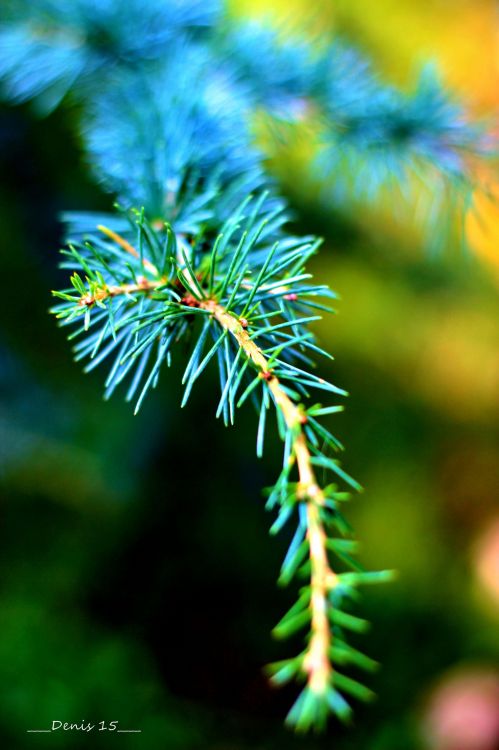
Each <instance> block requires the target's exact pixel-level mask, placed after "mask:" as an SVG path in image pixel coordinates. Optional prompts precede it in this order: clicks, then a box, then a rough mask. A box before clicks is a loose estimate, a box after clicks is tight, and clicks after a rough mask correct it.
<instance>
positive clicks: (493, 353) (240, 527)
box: [0, 107, 499, 750]
mask: <svg viewBox="0 0 499 750" xmlns="http://www.w3.org/2000/svg"><path fill="white" fill-rule="evenodd" d="M76 119H77V112H75V111H73V110H71V109H66V110H64V111H61V112H57V113H55V114H53V115H51V116H50V117H49V118H48V119H46V120H42V121H39V120H36V119H35V118H34V117H33V115H32V113H31V111H30V109H29V107H18V108H15V109H9V108H6V107H4V108H3V109H2V110H1V111H0V142H1V148H0V168H1V184H0V225H1V227H2V302H3V305H2V308H3V315H2V320H1V333H0V346H1V364H0V385H1V394H2V396H1V400H0V442H1V446H2V447H1V452H0V478H1V514H2V520H1V527H0V581H1V588H0V686H1V695H2V698H1V700H0V738H1V740H2V745H3V746H5V747H8V748H9V750H17V749H19V750H21V749H22V750H24V749H25V748H31V747H40V748H47V747H61V748H79V747H83V746H85V747H86V746H92V747H93V748H101V747H102V748H109V747H113V746H114V745H116V747H118V746H119V747H120V748H135V747H137V748H139V747H144V748H145V747H147V748H148V749H149V748H165V749H168V750H170V749H171V750H176V749H177V748H178V749H179V750H182V749H184V748H185V750H195V749H196V748H206V750H239V749H240V750H245V749H246V748H247V749H248V750H249V749H250V748H251V749H252V750H253V749H254V750H256V749H258V750H274V749H276V750H277V748H286V749H288V748H289V749H294V748H296V749H300V750H305V749H307V750H308V749H310V750H312V748H333V747H334V748H335V750H347V749H348V750H350V749H351V750H353V749H355V750H364V748H365V749H366V750H367V749H368V750H412V749H413V748H414V749H416V748H418V749H420V750H423V749H424V748H427V747H428V744H427V740H426V739H425V737H424V736H423V733H422V731H421V726H422V716H423V715H424V711H425V704H426V701H427V699H428V695H429V693H430V691H431V690H432V688H433V686H434V684H435V683H436V681H438V680H440V679H441V678H442V677H445V675H446V674H447V673H448V671H449V670H451V669H452V668H454V667H456V666H459V665H463V664H464V665H466V664H471V665H473V664H481V665H485V666H486V667H488V668H497V665H498V663H499V642H498V638H497V625H498V621H499V618H498V614H497V610H498V599H497V598H496V599H495V600H494V596H493V591H491V590H487V588H486V587H484V586H483V585H480V582H479V580H478V577H477V571H476V567H477V566H476V554H475V552H474V550H475V549H476V540H477V539H479V538H480V535H481V534H482V533H483V531H484V530H485V529H487V528H488V526H490V524H491V523H492V521H493V519H494V518H496V517H497V516H498V515H499V508H498V498H499V472H498V466H497V456H498V448H499V427H498V412H499V395H498V385H499V377H498V375H499V353H498V343H499V299H498V294H497V282H496V281H495V280H494V277H493V275H492V273H491V272H490V270H489V269H488V268H485V267H483V266H482V265H481V264H480V262H479V261H478V260H477V259H476V258H474V257H470V256H469V255H466V254H465V253H463V252H461V251H460V250H459V251H456V250H453V248H452V247H449V248H448V249H447V250H444V251H443V252H442V253H441V254H440V255H439V256H437V257H434V256H433V257H429V256H428V254H427V253H425V250H424V247H423V242H421V241H420V238H419V235H418V233H417V232H416V233H415V232H414V230H413V227H411V229H410V230H409V229H407V232H406V233H405V232H404V231H403V226H402V229H401V227H400V225H398V226H397V228H394V226H393V225H392V223H391V222H390V221H387V220H386V211H383V212H380V213H379V214H377V213H376V210H373V209H372V208H370V209H369V211H370V213H369V215H370V216H371V217H372V220H370V221H369V222H366V220H365V213H364V212H363V208H362V206H361V205H358V204H357V203H356V204H352V205H351V206H349V207H348V210H346V211H341V210H338V209H337V208H336V209H334V210H333V209H332V208H331V207H330V206H328V204H327V202H326V201H325V200H324V198H323V197H319V196H320V195H322V193H320V191H319V190H318V189H317V186H314V185H313V180H311V178H310V177H309V178H307V179H304V178H303V177H300V175H299V173H298V171H296V168H295V166H294V165H293V160H292V159H291V160H289V159H287V158H286V155H284V154H283V153H282V150H281V149H277V152H276V153H275V154H274V158H273V162H272V163H273V168H274V169H275V171H276V173H277V174H280V175H281V176H282V177H283V181H284V187H283V190H284V192H285V193H286V194H287V195H288V196H289V197H290V200H291V202H292V204H293V206H294V207H295V209H296V212H297V215H298V216H299V217H300V218H299V222H298V228H299V229H300V230H303V231H307V232H314V231H315V232H318V233H321V234H323V235H324V236H325V246H324V248H323V250H322V253H321V254H320V256H319V257H318V258H317V259H316V260H315V261H314V264H313V269H312V270H313V272H314V273H315V274H316V275H317V277H318V278H319V279H320V281H321V282H327V283H330V284H331V285H332V286H333V288H334V289H336V290H337V291H338V292H339V293H340V295H341V301H340V302H339V303H338V306H337V307H338V315H337V316H334V317H330V318H328V319H327V320H324V321H323V322H322V323H320V324H319V325H318V326H317V333H318V335H319V336H320V339H321V341H322V342H323V344H324V345H325V348H327V349H329V350H330V351H332V352H333V353H334V355H335V358H336V359H335V362H333V363H332V364H331V363H327V362H324V363H323V364H322V368H323V372H324V373H325V375H326V376H329V377H331V378H332V379H333V381H334V382H335V383H336V384H338V385H339V386H341V387H345V388H347V390H348V391H349V392H350V394H351V395H350V398H349V400H348V403H347V405H346V406H347V409H346V411H345V413H344V414H341V415H339V416H335V417H334V422H333V423H332V424H333V425H334V427H335V430H336V434H337V435H338V437H339V438H340V439H341V440H342V441H343V442H344V443H345V444H346V446H347V453H346V455H345V458H344V464H345V466H346V468H347V469H348V471H349V472H351V473H352V474H353V475H354V476H355V477H357V478H358V479H359V480H360V481H361V483H362V484H363V485H364V486H365V487H366V491H365V492H364V493H363V494H362V495H360V496H359V497H357V498H356V499H355V503H354V504H352V506H351V508H350V509H349V513H348V517H349V519H350V520H351V522H352V524H353V525H354V526H355V528H356V529H357V531H358V536H359V537H360V539H361V540H362V541H363V552H362V560H363V562H364V563H365V564H366V565H367V566H369V567H372V568H374V569H379V568H395V569H397V570H398V571H399V578H398V580H397V582H396V583H394V584H392V585H390V586H387V587H384V588H377V589H374V590H369V591H367V592H366V595H365V598H364V602H363V605H362V611H363V613H364V614H365V615H366V616H367V617H368V618H369V619H371V620H372V622H373V627H372V631H371V632H370V633H369V634H368V635H367V636H363V637H362V641H363V648H365V649H367V650H368V652H369V654H370V655H372V656H373V657H374V658H376V659H378V660H379V661H380V662H381V663H382V665H383V666H382V669H381V670H380V671H379V672H378V673H377V674H375V675H374V676H372V677H369V678H368V681H369V685H370V686H371V687H372V688H373V689H374V690H375V691H376V693H377V696H378V697H377V701H376V702H375V703H373V704H371V705H369V706H358V707H357V710H356V718H355V722H354V725H353V727H351V728H350V729H345V728H343V727H341V726H340V725H338V724H336V723H335V722H332V724H331V726H330V729H329V732H328V734H327V735H326V736H323V737H306V738H303V737H295V736H294V735H292V734H290V733H289V732H287V731H286V730H284V729H283V728H282V719H283V717H284V715H285V713H286V710H287V708H288V707H289V705H290V702H291V701H292V700H293V696H294V694H295V691H294V688H292V687H291V688H290V689H285V690H283V691H280V692H276V691H274V690H271V689H269V688H268V686H267V684H266V681H265V678H264V676H263V674H262V665H264V664H265V663H267V662H268V661H270V660H272V659H276V658H282V657H283V656H285V655H286V654H287V653H288V651H289V649H292V648H293V645H292V644H289V645H287V644H279V643H275V642H273V641H272V639H271V637H270V634H269V633H270V630H271V628H272V627H273V625H274V624H275V623H276V622H277V620H278V619H279V616H280V614H281V613H282V612H283V611H285V608H286V605H287V604H288V603H289V602H291V601H292V598H293V592H292V591H285V590H278V589H276V586H275V579H276V577H277V574H278V570H279V565H280V560H281V556H282V553H283V551H284V550H285V546H286V540H285V539H284V538H282V539H270V538H269V536H268V526H269V521H270V518H269V517H268V515H267V514H266V513H265V511H264V509H263V502H262V498H261V488H262V487H263V486H267V485H270V484H271V483H272V482H273V481H274V479H275V476H276V470H277V466H278V461H279V450H280V448H279V445H278V443H277V442H274V443H273V442H272V440H269V445H268V451H267V453H266V457H265V459H264V460H261V461H257V459H256V458H255V455H254V443H255V427H256V425H255V419H254V417H253V414H251V413H249V412H248V413H245V412H243V413H241V415H239V421H238V424H237V426H236V428H231V429H225V428H223V426H222V425H221V424H219V423H218V422H217V421H216V420H215V418H214V403H215V402H214V400H213V399H212V398H210V392H212V391H214V390H215V389H216V381H215V377H214V374H213V373H211V374H209V375H208V376H207V379H205V381H204V382H203V384H202V385H200V386H199V387H198V390H197V392H196V393H195V396H194V398H193V400H192V402H191V403H190V405H189V406H188V407H187V408H186V409H184V410H182V411H181V410H180V408H179V406H178V404H179V394H180V387H179V373H180V372H181V368H182V352H181V351H179V353H178V356H177V361H176V363H174V366H173V368H172V371H171V372H169V373H165V376H164V378H163V381H162V385H161V388H160V389H159V391H158V392H157V393H154V394H153V395H152V396H151V397H150V398H149V401H148V403H147V404H146V405H145V407H144V409H143V410H142V412H141V414H140V415H139V416H138V417H135V418H134V417H133V416H132V414H131V409H130V407H129V405H126V404H124V403H122V402H121V401H120V399H119V398H114V399H113V400H112V401H111V402H109V403H105V402H103V401H102V399H101V383H102V372H97V373H94V374H92V375H86V376H85V375H83V374H82V373H81V371H80V369H79V367H78V366H77V365H74V364H73V363H72V361H71V353H70V350H69V347H68V345H67V344H66V342H65V340H64V335H63V332H61V331H59V330H58V329H57V328H56V327H55V325H54V322H53V320H51V319H50V317H49V316H48V314H47V309H48V307H49V305H50V302H51V301H50V294H49V292H50V289H51V288H56V287H57V286H60V285H63V284H64V280H63V279H64V277H63V275H62V274H61V272H60V271H59V270H58V269H57V248H58V247H59V245H60V228H59V226H58V223H57V217H58V214H59V212H60V211H62V210H68V209H100V208H103V209H107V208H108V207H109V205H110V202H111V200H110V198H109V197H108V196H105V195H103V194H101V193H100V192H99V190H98V189H97V188H96V186H95V185H94V184H92V182H91V181H90V178H89V177H88V174H87V171H86V169H85V165H84V163H83V161H82V158H81V154H80V151H79V144H78V141H77V139H76V137H75V136H74V132H75V131H76V128H75V120H76ZM396 200H397V199H396V197H395V198H394V211H395V210H396ZM448 244H450V245H452V243H448ZM498 545H499V540H498ZM496 597H497V593H496ZM53 720H61V721H68V722H81V721H85V722H91V723H93V724H97V723H98V722H99V721H102V720H104V721H106V722H110V721H112V720H118V721H119V722H120V727H122V728H132V729H141V730H142V733H141V734H140V735H138V734H121V735H120V736H119V737H118V736H116V735H112V736H110V734H109V733H108V732H92V733H91V734H85V733H82V732H73V733H65V734H64V733H62V732H59V733H53V734H39V735H30V734H27V733H26V730H27V729H35V728H45V727H48V726H50V724H51V722H52V721H53ZM491 749H492V746H491Z"/></svg>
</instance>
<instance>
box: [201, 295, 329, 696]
mask: <svg viewBox="0 0 499 750" xmlns="http://www.w3.org/2000/svg"><path fill="white" fill-rule="evenodd" d="M199 306H200V307H203V308H204V309H206V310H209V311H211V312H212V314H213V316H214V317H215V319H216V320H217V321H218V323H219V324H220V325H221V326H222V328H225V329H226V330H227V331H229V333H231V334H232V336H233V337H234V339H235V340H236V341H237V343H238V345H239V346H240V347H241V349H242V350H243V351H244V353H245V354H246V356H247V357H248V359H250V360H251V361H252V362H253V363H254V364H255V365H256V367H257V368H258V369H259V370H260V373H261V376H262V378H263V379H264V380H265V382H266V383H267V387H268V388H269V390H270V392H271V394H272V396H273V399H274V402H275V404H276V407H277V408H278V409H279V410H280V412H281V414H282V416H283V418H284V421H285V423H286V425H287V427H288V428H289V429H290V430H291V431H292V433H293V435H294V438H293V456H294V460H295V461H296V466H297V469H298V477H299V488H298V493H299V497H300V499H301V500H303V501H304V502H306V503H307V538H308V542H309V548H310V564H311V580H310V587H311V599H310V609H311V614H312V620H311V638H310V641H309V643H308V645H307V649H306V652H305V658H304V662H303V667H304V670H305V672H306V673H307V677H308V686H309V688H310V689H311V690H313V691H314V692H315V693H317V694H321V693H324V692H325V691H326V689H327V687H328V685H329V684H330V681H331V675H332V670H333V667H332V664H331V659H330V656H329V652H330V648H331V642H332V635H331V627H330V623H329V617H328V593H329V591H330V590H331V589H332V588H333V587H334V585H335V584H336V580H337V579H336V575H335V574H334V573H333V571H332V569H331V567H330V564H329V560H328V556H327V546H326V541H327V537H326V531H325V528H324V524H323V522H322V519H321V516H320V508H321V506H322V505H323V504H324V501H325V498H324V493H323V491H322V489H321V487H320V486H319V484H318V482H317V479H316V476H315V472H314V468H313V465H312V462H311V455H310V450H309V448H308V444H307V439H306V435H305V432H304V424H305V422H306V419H305V418H304V415H303V413H302V411H301V409H300V408H299V407H298V406H297V405H296V404H295V403H294V402H293V401H292V400H291V399H290V397H289V396H288V395H287V393H286V392H285V390H284V389H283V387H282V385H281V383H280V382H279V379H278V378H277V377H276V376H275V375H273V374H272V371H271V370H270V368H269V362H268V360H267V358H266V357H265V355H264V354H263V352H262V350H261V349H260V348H259V347H258V346H257V344H255V342H254V341H253V340H252V339H251V337H250V335H249V334H248V332H247V331H246V330H245V328H244V327H243V325H241V322H240V321H239V320H238V319H237V318H236V317H234V316H233V315H231V314H230V313H229V312H228V311H227V310H225V308H224V307H222V306H221V305H219V304H218V303H217V302H215V301H213V300H206V301H201V302H199Z"/></svg>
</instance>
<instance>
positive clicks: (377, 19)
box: [232, 0, 499, 280]
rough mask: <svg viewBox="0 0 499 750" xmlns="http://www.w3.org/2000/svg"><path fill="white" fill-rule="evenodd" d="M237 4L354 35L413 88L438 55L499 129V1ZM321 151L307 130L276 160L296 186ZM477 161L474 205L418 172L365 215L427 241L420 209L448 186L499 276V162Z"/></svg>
mask: <svg viewBox="0 0 499 750" xmlns="http://www.w3.org/2000/svg"><path fill="white" fill-rule="evenodd" d="M232 6H233V8H234V11H235V12H236V13H237V14H238V15H240V16H243V17H262V18H263V19H265V21H268V19H269V18H271V19H273V20H274V21H275V23H276V25H277V26H278V27H279V26H282V27H283V28H284V29H287V30H289V29H291V30H295V31H298V32H305V33H307V34H311V35H312V36H313V34H314V33H323V32H331V33H335V34H337V35H340V36H342V37H345V38H347V39H348V40H352V42H353V43H354V44H356V45H357V46H358V47H359V48H360V49H361V50H362V51H364V52H365V53H366V54H367V56H368V57H370V58H371V59H372V61H373V64H374V67H375V69H376V70H377V71H378V72H379V73H380V74H381V75H382V77H383V78H384V79H385V80H386V81H387V82H390V83H393V84H394V85H396V86H399V87H400V88H402V89H404V90H408V91H410V90H411V88H412V87H413V86H414V84H415V81H416V79H417V75H418V72H419V71H420V70H421V68H422V66H423V65H426V64H427V63H428V62H430V63H434V64H435V65H436V67H437V70H438V72H439V75H440V78H441V80H442V82H443V83H444V84H445V85H446V86H447V88H448V89H449V91H450V92H451V93H454V94H455V95H456V99H457V100H458V101H460V102H461V103H462V104H463V106H464V108H465V111H466V113H467V115H468V116H469V117H470V119H472V120H479V121H482V120H483V122H484V125H485V127H487V129H489V130H490V131H491V132H494V130H495V129H496V128H497V115H498V112H499V9H498V5H497V3H496V2H495V0H454V1H452V2H451V0H404V1H403V2H400V0H377V2H376V3H366V2H365V0H332V1H331V2H318V3H315V4H314V6H313V8H312V7H311V6H310V4H309V3H306V2H304V0H292V2H284V1H283V0H278V1H277V2H274V3H272V4H271V5H270V6H269V5H268V3H264V2H263V1H262V0H252V1H251V2H249V0H241V1H240V2H233V3H232ZM311 153H312V149H311V148H310V142H309V141H308V142H307V140H306V139H304V138H302V139H301V140H300V141H298V142H297V143H295V144H294V148H293V150H292V152H291V153H290V151H289V149H288V151H287V153H286V159H285V160H283V159H280V160H279V159H277V160H276V165H275V169H276V171H277V172H278V173H279V175H280V177H281V178H284V179H285V180H286V182H287V184H290V183H292V182H293V179H294V176H295V174H296V172H298V171H301V170H302V167H303V164H304V163H305V162H306V161H307V159H310V157H311ZM283 161H284V162H285V163H283ZM470 169H471V174H472V178H473V180H475V181H476V183H477V188H476V190H475V191H474V194H473V197H472V200H471V201H469V203H468V204H467V206H466V207H463V206H459V207H457V209H456V208H454V207H453V206H449V202H448V201H446V199H445V196H444V199H443V200H442V195H441V194H440V192H439V191H440V185H439V182H438V179H437V180H432V179H431V178H430V180H429V181H428V182H426V181H423V182H421V181H420V180H418V179H416V178H415V177H414V176H413V175H409V180H408V188H407V189H406V194H405V196H395V197H394V194H393V189H392V187H389V188H388V189H387V190H385V191H381V194H380V195H379V197H378V199H377V201H376V202H375V203H374V204H372V203H371V204H369V205H363V206H362V212H361V223H362V224H363V225H364V226H369V227H373V225H374V226H376V225H377V226H378V227H380V228H382V230H383V232H385V233H389V234H390V235H391V236H392V237H393V238H394V239H397V237H399V236H401V235H402V234H403V235H404V237H405V239H406V240H407V239H408V238H409V239H410V238H412V240H413V241H414V243H416V244H417V245H421V243H422V242H424V231H423V230H424V227H423V225H422V223H421V221H420V217H421V215H422V214H423V213H425V212H426V213H428V212H430V211H431V210H432V208H433V210H435V206H434V204H435V197H436V193H437V192H438V193H439V194H438V200H439V201H442V202H441V210H442V212H444V211H449V210H450V211H453V210H454V213H455V214H456V215H455V231H456V233H458V232H461V231H463V228H464V232H465V237H466V240H467V242H468V244H469V246H470V247H471V248H472V250H473V251H474V252H475V253H476V255H477V256H478V257H479V258H480V259H482V260H483V261H484V262H485V263H486V265H487V266H488V267H489V268H490V270H491V272H492V273H493V274H495V275H496V276H497V279H498V280H499V204H498V196H499V187H498V185H497V182H496V181H497V163H496V164H495V168H494V165H493V166H492V167H490V168H487V173H486V174H484V170H483V168H479V167H477V166H476V164H473V165H470ZM463 219H464V221H463ZM405 244H408V243H407V242H406V243H405Z"/></svg>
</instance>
